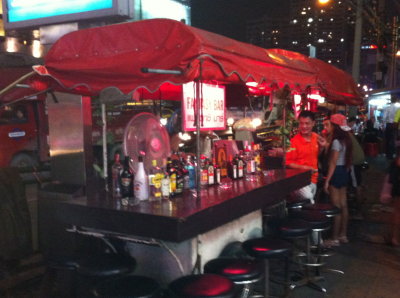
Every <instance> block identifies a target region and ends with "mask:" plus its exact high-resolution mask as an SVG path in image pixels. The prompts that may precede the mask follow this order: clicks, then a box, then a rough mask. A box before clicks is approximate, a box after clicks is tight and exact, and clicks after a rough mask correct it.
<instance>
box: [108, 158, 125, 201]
mask: <svg viewBox="0 0 400 298" xmlns="http://www.w3.org/2000/svg"><path fill="white" fill-rule="evenodd" d="M122 171H123V166H122V164H121V161H120V156H119V154H118V153H116V154H115V156H114V163H113V165H112V166H111V179H112V181H111V189H112V196H113V197H114V198H120V197H121V173H122Z"/></svg>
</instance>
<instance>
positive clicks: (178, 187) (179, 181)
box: [174, 160, 185, 195]
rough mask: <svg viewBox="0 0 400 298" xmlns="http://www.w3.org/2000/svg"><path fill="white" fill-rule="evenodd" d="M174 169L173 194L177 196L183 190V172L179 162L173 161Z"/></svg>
mask: <svg viewBox="0 0 400 298" xmlns="http://www.w3.org/2000/svg"><path fill="white" fill-rule="evenodd" d="M174 167H175V169H176V191H175V193H176V194H177V195H179V194H182V193H183V188H184V179H185V178H184V172H183V169H182V167H181V163H180V161H179V160H175V164H174Z"/></svg>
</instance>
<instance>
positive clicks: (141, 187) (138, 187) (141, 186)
mask: <svg viewBox="0 0 400 298" xmlns="http://www.w3.org/2000/svg"><path fill="white" fill-rule="evenodd" d="M133 184H134V189H135V191H134V195H135V198H136V199H139V200H140V201H145V200H148V199H149V184H148V178H147V175H146V171H145V170H144V164H143V156H141V155H140V156H139V157H138V165H137V171H136V175H135V178H134V180H133Z"/></svg>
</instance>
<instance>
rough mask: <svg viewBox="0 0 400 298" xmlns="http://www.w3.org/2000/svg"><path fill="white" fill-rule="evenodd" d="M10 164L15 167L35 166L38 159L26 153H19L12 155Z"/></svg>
mask: <svg viewBox="0 0 400 298" xmlns="http://www.w3.org/2000/svg"><path fill="white" fill-rule="evenodd" d="M10 166H11V167H17V168H26V167H37V166H38V161H37V159H36V158H34V157H33V156H32V155H30V154H28V153H19V154H17V155H15V156H14V157H13V159H12V160H11V163H10Z"/></svg>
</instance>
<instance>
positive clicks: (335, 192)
mask: <svg viewBox="0 0 400 298" xmlns="http://www.w3.org/2000/svg"><path fill="white" fill-rule="evenodd" d="M324 129H325V130H326V132H327V134H328V136H329V139H331V140H332V141H331V142H330V143H329V145H328V146H329V147H328V151H327V152H328V172H327V175H326V179H325V183H324V191H325V192H327V193H328V194H329V199H330V201H331V202H332V204H334V205H335V206H336V207H338V208H340V211H341V212H340V214H339V215H337V216H335V218H334V225H333V235H332V239H329V240H326V241H325V242H324V245H325V246H327V247H330V246H338V245H340V243H347V242H349V240H348V239H347V223H348V219H349V211H348V207H347V195H346V191H347V185H348V181H349V172H350V170H351V166H352V154H353V151H352V149H353V148H352V142H351V138H350V135H349V131H350V130H351V128H350V127H349V126H348V125H347V121H346V117H345V116H344V115H341V114H334V115H332V116H331V117H330V119H329V120H324Z"/></svg>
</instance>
